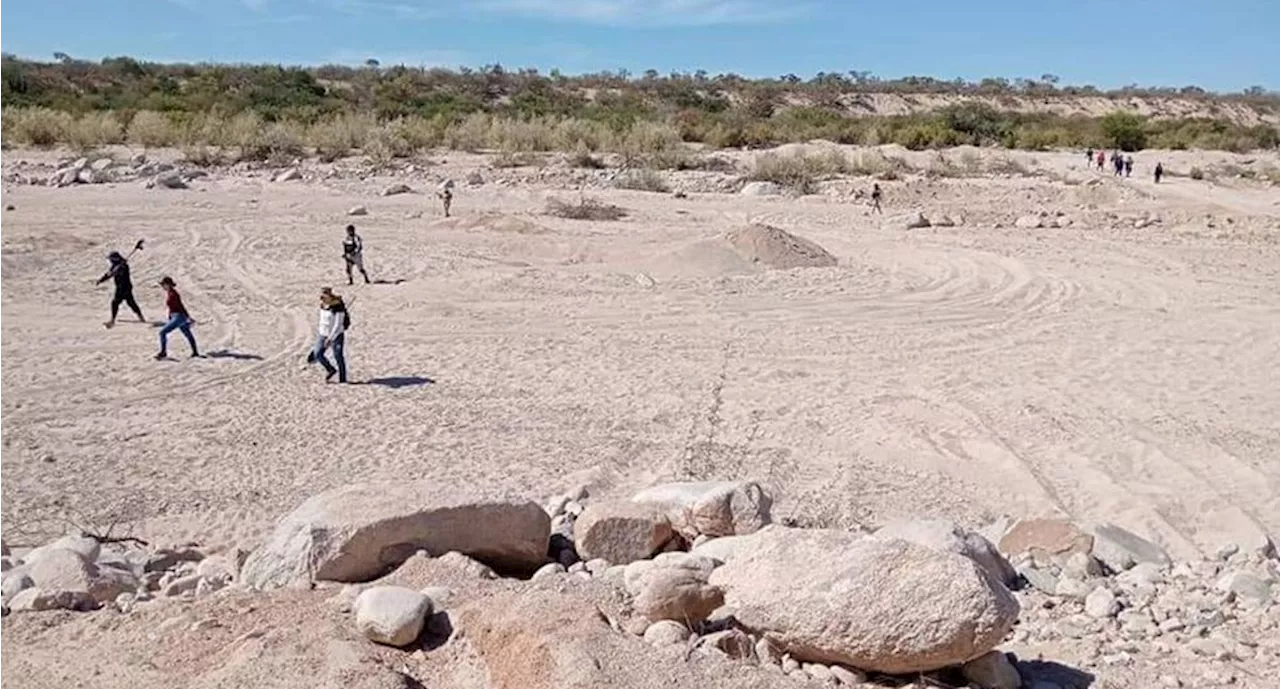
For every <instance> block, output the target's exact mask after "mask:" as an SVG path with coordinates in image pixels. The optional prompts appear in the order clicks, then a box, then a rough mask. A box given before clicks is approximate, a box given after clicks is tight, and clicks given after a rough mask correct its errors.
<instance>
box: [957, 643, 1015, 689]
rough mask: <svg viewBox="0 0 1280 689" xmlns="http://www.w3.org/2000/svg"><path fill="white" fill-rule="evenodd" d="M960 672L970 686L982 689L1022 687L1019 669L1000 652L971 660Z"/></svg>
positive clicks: (993, 652) (992, 652) (1013, 688)
mask: <svg viewBox="0 0 1280 689" xmlns="http://www.w3.org/2000/svg"><path fill="white" fill-rule="evenodd" d="M960 672H961V674H963V675H964V678H965V679H967V680H969V683H970V684H972V685H975V686H977V687H980V689H1018V688H1019V687H1021V686H1022V677H1021V676H1019V675H1018V669H1017V668H1015V667H1014V666H1013V663H1011V662H1009V656H1007V655H1005V654H1004V653H1001V652H1000V651H991V652H989V653H986V654H984V655H981V656H978V657H977V658H974V659H973V660H970V661H969V662H967V663H965V664H964V665H962V666H961V667H960Z"/></svg>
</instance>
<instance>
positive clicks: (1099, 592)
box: [1084, 586, 1120, 620]
mask: <svg viewBox="0 0 1280 689" xmlns="http://www.w3.org/2000/svg"><path fill="white" fill-rule="evenodd" d="M1084 612H1085V614H1086V615H1088V616H1090V617H1092V618H1095V619H1099V620H1103V619H1108V618H1111V617H1115V616H1116V615H1117V614H1119V612H1120V601H1118V600H1116V596H1115V594H1114V593H1112V592H1111V591H1110V590H1108V589H1107V588H1105V587H1101V586H1100V587H1098V588H1096V589H1094V590H1093V591H1092V592H1090V593H1089V594H1088V595H1087V596H1085V599H1084Z"/></svg>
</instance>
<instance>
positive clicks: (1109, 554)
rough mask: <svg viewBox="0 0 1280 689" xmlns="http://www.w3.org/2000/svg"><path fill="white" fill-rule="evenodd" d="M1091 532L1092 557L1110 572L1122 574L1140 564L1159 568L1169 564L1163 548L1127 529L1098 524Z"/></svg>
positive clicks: (1113, 525) (1167, 555)
mask: <svg viewBox="0 0 1280 689" xmlns="http://www.w3.org/2000/svg"><path fill="white" fill-rule="evenodd" d="M1091 531H1092V533H1093V549H1092V554H1093V556H1094V557H1095V558H1097V559H1098V560H1100V561H1101V562H1102V564H1104V565H1106V566H1107V568H1108V569H1110V570H1111V571H1112V572H1123V571H1124V570H1126V569H1129V568H1130V567H1133V566H1134V565H1136V564H1142V563H1147V564H1151V565H1156V566H1157V567H1160V568H1163V567H1168V566H1169V565H1170V564H1171V561H1170V559H1169V554H1168V553H1166V552H1165V551H1164V548H1161V547H1160V546H1158V545H1156V544H1155V543H1152V542H1151V541H1148V540H1147V539H1145V538H1143V537H1141V536H1139V535H1137V534H1135V533H1133V532H1132V531H1129V530H1128V529H1125V528H1122V527H1119V526H1116V525H1115V524H1100V525H1098V526H1095V527H1094V528H1093V529H1091Z"/></svg>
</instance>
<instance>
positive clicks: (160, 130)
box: [126, 110, 178, 148]
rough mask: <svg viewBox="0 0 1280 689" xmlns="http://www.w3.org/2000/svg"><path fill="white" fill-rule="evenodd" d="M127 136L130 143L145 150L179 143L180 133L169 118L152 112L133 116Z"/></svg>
mask: <svg viewBox="0 0 1280 689" xmlns="http://www.w3.org/2000/svg"><path fill="white" fill-rule="evenodd" d="M126 136H127V138H128V139H129V142H130V143H134V144H138V145H141V146H142V147H143V148H163V147H166V146H173V145H175V144H176V143H178V131H177V129H176V128H174V126H173V123H172V122H170V121H169V118H168V117H165V116H164V115H163V114H161V113H158V112H153V111H151V110H143V111H142V112H139V113H137V114H136V115H134V116H133V120H131V121H130V122H129V130H128V132H126Z"/></svg>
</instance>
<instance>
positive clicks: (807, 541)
mask: <svg viewBox="0 0 1280 689" xmlns="http://www.w3.org/2000/svg"><path fill="white" fill-rule="evenodd" d="M752 540H753V548H752V549H751V551H750V552H747V553H744V554H740V555H739V556H737V557H735V558H733V559H732V560H731V561H729V562H728V563H726V564H724V565H723V566H721V567H719V568H718V569H716V570H715V571H714V572H713V573H712V574H711V578H710V583H711V584H712V585H713V586H717V587H719V588H721V589H722V590H724V592H725V602H726V604H727V605H729V606H731V607H732V608H733V609H734V610H735V611H736V612H735V617H736V619H737V620H738V622H739V624H740V625H741V626H742V627H743V628H744V629H746V630H747V631H749V632H753V633H756V634H760V635H763V636H764V637H765V638H767V639H769V640H770V641H771V642H772V643H773V644H774V645H775V646H776V647H778V648H779V649H780V650H782V651H785V652H788V653H790V654H791V655H792V657H794V658H795V659H797V660H801V661H807V662H816V663H823V664H831V663H841V664H845V665H849V666H852V667H857V668H860V669H863V670H870V671H875V672H885V673H890V674H901V673H908V672H924V671H928V670H934V669H937V668H941V667H945V666H948V665H955V664H960V663H965V662H967V661H969V660H972V659H974V658H977V657H978V656H980V655H982V654H984V653H986V652H987V651H990V650H992V649H993V648H995V646H996V645H997V644H999V643H1000V642H1001V641H1002V640H1003V639H1004V637H1005V635H1006V634H1008V632H1009V631H1010V630H1011V629H1012V628H1013V624H1014V622H1015V621H1016V620H1017V617H1018V612H1019V607H1018V601H1017V599H1015V598H1014V597H1013V594H1011V593H1010V592H1009V590H1008V589H1007V588H1005V587H1004V585H1003V584H1001V583H1000V582H999V581H998V580H996V579H995V578H994V577H992V576H991V575H989V574H987V572H986V571H985V570H984V569H982V568H981V567H979V566H978V565H977V564H976V563H975V562H973V561H972V560H970V559H969V558H967V557H963V556H961V555H955V554H952V553H945V552H939V551H936V550H931V549H929V548H925V547H923V546H919V545H916V544H914V543H908V542H907V541H903V540H899V539H892V540H880V539H876V538H869V537H865V536H860V535H858V534H854V533H850V532H846V531H835V530H829V529H812V530H809V529H806V530H799V529H787V528H781V527H778V526H770V527H768V528H766V529H764V530H762V531H761V532H760V533H758V534H756V535H755V536H753V537H752Z"/></svg>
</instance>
